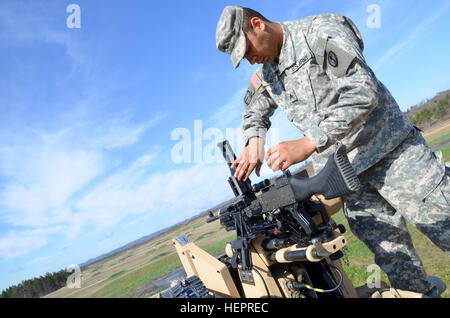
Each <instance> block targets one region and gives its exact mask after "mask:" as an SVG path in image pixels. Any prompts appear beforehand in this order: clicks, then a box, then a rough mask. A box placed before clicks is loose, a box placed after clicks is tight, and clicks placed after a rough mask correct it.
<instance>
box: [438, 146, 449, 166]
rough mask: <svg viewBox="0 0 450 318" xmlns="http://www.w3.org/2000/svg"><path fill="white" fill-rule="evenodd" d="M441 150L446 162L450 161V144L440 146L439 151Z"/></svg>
mask: <svg viewBox="0 0 450 318" xmlns="http://www.w3.org/2000/svg"><path fill="white" fill-rule="evenodd" d="M439 150H440V151H442V156H443V157H444V160H445V162H450V145H447V146H445V147H443V148H440V149H438V150H437V151H439Z"/></svg>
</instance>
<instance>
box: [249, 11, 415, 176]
mask: <svg viewBox="0 0 450 318" xmlns="http://www.w3.org/2000/svg"><path fill="white" fill-rule="evenodd" d="M281 25H282V27H283V30H284V43H283V46H282V49H281V53H280V56H279V58H278V60H276V61H275V62H273V63H272V64H269V63H266V64H263V65H261V66H260V67H259V68H258V70H257V72H256V74H255V75H254V76H253V78H252V80H251V83H250V85H249V88H248V90H247V93H246V96H245V99H244V103H245V111H244V114H243V121H242V130H243V136H244V142H245V144H247V141H248V139H249V138H251V137H254V136H260V137H265V134H266V132H267V130H268V129H269V128H270V126H271V122H270V117H271V116H272V115H273V114H274V112H275V110H276V108H277V107H280V108H281V109H282V111H283V112H284V113H285V114H286V116H287V117H288V119H289V120H290V121H291V122H292V123H293V124H294V125H295V126H296V127H297V128H298V129H299V130H300V131H301V133H302V134H303V135H305V136H308V137H309V138H310V139H311V140H312V141H313V142H314V144H315V145H316V147H317V149H318V152H317V153H315V154H314V155H313V157H312V158H313V163H314V169H315V171H318V170H320V169H321V168H322V167H323V165H324V164H325V163H326V160H327V158H328V157H329V155H331V153H332V152H333V151H334V147H333V145H334V144H335V143H336V141H337V140H341V141H342V142H343V144H344V145H345V146H346V147H347V151H348V156H349V159H350V161H351V162H352V165H353V167H354V169H355V170H356V173H357V174H360V173H361V172H363V171H365V170H366V169H368V168H370V167H371V166H373V165H374V164H375V163H377V162H378V161H379V160H380V159H381V158H383V157H384V156H385V155H386V154H388V153H389V152H391V151H392V150H393V149H394V148H395V147H396V146H398V145H399V144H400V143H401V142H402V141H403V140H404V139H405V138H406V136H407V135H408V133H409V132H410V131H411V129H412V128H413V127H414V126H413V125H412V124H411V122H410V121H409V119H408V117H407V116H406V115H405V114H403V113H402V111H401V110H400V108H399V106H398V104H397V102H396V101H395V100H394V98H393V97H392V96H391V94H390V93H389V91H388V89H387V88H386V87H385V86H384V85H383V84H382V83H381V82H380V81H378V79H377V78H376V77H375V75H374V73H373V72H372V70H371V69H370V68H369V66H368V65H367V64H366V61H365V59H364V56H363V49H364V43H363V41H362V38H361V35H360V33H359V31H358V29H357V28H356V26H355V25H354V23H353V22H352V21H351V20H350V19H348V18H346V17H344V16H341V15H338V14H324V15H318V16H312V17H307V18H304V19H300V20H296V21H289V22H284V23H281Z"/></svg>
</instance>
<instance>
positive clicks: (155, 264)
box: [46, 120, 450, 298]
mask: <svg viewBox="0 0 450 318" xmlns="http://www.w3.org/2000/svg"><path fill="white" fill-rule="evenodd" d="M423 136H424V137H425V139H426V140H427V142H428V144H429V145H430V146H433V145H437V144H439V143H441V142H443V141H446V140H449V139H450V120H449V121H446V122H444V123H440V124H439V125H435V126H433V127H431V128H430V129H428V130H426V131H425V132H424V133H423ZM438 150H440V151H442V153H443V155H444V158H445V160H446V162H450V145H447V146H444V147H443V148H441V149H438ZM333 218H334V220H335V221H336V222H337V223H338V224H344V225H345V226H346V228H347V229H348V228H349V227H348V223H347V221H346V219H345V216H344V215H343V213H342V211H341V212H339V213H338V214H336V215H334V216H333ZM408 227H409V229H410V233H411V237H412V239H413V242H414V246H415V248H416V251H417V253H418V254H419V256H420V257H421V259H422V261H423V263H424V266H425V269H426V270H427V273H428V275H436V276H439V277H441V278H442V279H443V280H444V282H445V283H446V284H447V286H449V288H450V258H449V257H448V256H447V255H445V253H443V252H442V251H441V250H440V249H438V248H437V247H436V246H435V245H434V244H433V243H432V242H431V241H430V240H429V239H428V238H426V237H425V236H424V235H422V234H421V233H420V232H419V231H418V230H417V229H415V228H414V227H413V226H411V225H409V224H408ZM181 234H186V235H187V236H188V237H189V238H190V239H191V240H192V241H194V242H195V243H196V244H197V245H199V246H200V247H201V248H204V249H205V250H206V251H207V252H209V253H211V254H213V255H214V254H217V253H219V252H221V251H223V249H224V246H225V244H226V242H228V241H231V240H233V239H234V237H235V235H234V234H233V233H231V232H226V231H225V229H223V228H222V227H221V226H220V224H219V222H213V223H206V222H205V218H199V219H196V220H193V221H191V222H190V223H189V224H187V225H185V226H182V227H179V228H178V229H175V230H173V231H171V232H169V233H165V234H163V235H162V236H160V237H158V238H156V239H154V240H152V241H149V242H147V243H145V244H142V245H140V246H137V247H134V248H132V249H130V250H128V251H125V252H122V253H120V254H118V255H114V256H112V257H110V258H108V259H104V260H102V261H99V262H97V263H94V264H91V265H90V266H88V267H87V268H86V269H84V270H83V271H82V273H81V288H79V289H68V288H66V287H65V288H62V289H60V290H58V291H56V292H54V293H51V294H49V295H47V296H46V297H83V298H85V297H150V296H151V295H154V294H156V293H158V292H159V290H158V288H157V287H156V286H154V285H153V284H152V281H153V280H154V279H156V278H159V277H162V276H164V275H166V274H168V273H170V272H171V271H172V270H174V269H175V268H178V267H180V266H181V263H180V261H179V259H178V255H177V254H176V252H175V249H174V248H173V246H172V243H171V240H172V239H173V238H174V237H176V236H178V235H181ZM345 236H346V238H347V242H348V245H347V247H346V250H345V255H346V256H345V258H344V261H343V266H344V269H345V270H346V272H347V275H348V276H349V277H350V279H351V280H352V282H353V284H354V285H355V286H360V285H363V284H365V283H366V281H367V278H368V277H369V275H370V274H371V273H370V272H367V267H368V265H370V264H373V263H374V256H373V254H372V253H371V252H370V250H369V249H368V248H367V247H366V246H365V245H364V244H363V243H362V242H361V241H359V240H358V239H357V238H356V237H355V236H354V235H353V234H352V233H351V232H350V231H347V232H346V233H345ZM381 279H382V280H383V281H385V282H386V283H389V280H388V279H387V276H386V274H384V273H382V276H381ZM443 297H447V298H450V291H449V290H447V291H446V292H445V293H444V294H443Z"/></svg>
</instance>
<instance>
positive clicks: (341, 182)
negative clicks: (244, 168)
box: [160, 141, 360, 297]
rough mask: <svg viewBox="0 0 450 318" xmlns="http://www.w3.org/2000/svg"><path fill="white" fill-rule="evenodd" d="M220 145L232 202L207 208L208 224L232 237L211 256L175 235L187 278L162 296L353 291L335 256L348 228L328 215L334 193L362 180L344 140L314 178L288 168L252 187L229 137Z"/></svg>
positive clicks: (345, 294)
mask: <svg viewBox="0 0 450 318" xmlns="http://www.w3.org/2000/svg"><path fill="white" fill-rule="evenodd" d="M218 147H219V148H220V149H221V151H222V153H223V156H224V158H225V161H226V163H227V164H228V168H229V169H230V173H231V176H230V177H229V178H228V183H229V185H230V187H231V189H232V191H233V193H234V194H235V200H233V201H232V202H231V203H229V204H227V205H226V206H225V207H223V208H221V209H220V210H219V211H218V213H217V214H214V213H212V212H211V213H210V215H209V218H208V219H207V220H206V222H208V223H209V222H213V221H216V220H219V221H220V223H221V225H222V226H224V227H225V228H226V230H227V231H235V233H236V239H235V240H234V241H232V242H229V243H228V244H227V245H226V247H225V254H223V255H221V256H220V257H218V258H216V257H213V256H212V255H210V254H208V253H206V252H205V251H204V250H202V249H200V248H199V247H198V246H196V245H195V244H194V243H193V242H192V241H191V240H190V239H189V238H188V237H186V236H185V235H181V236H179V237H177V238H175V239H174V240H173V244H174V245H175V248H176V249H177V252H178V255H179V257H180V259H181V262H182V264H183V267H184V269H185V271H186V274H187V277H188V279H187V280H185V281H184V283H183V282H180V283H179V285H177V286H175V287H173V288H171V289H169V290H168V291H166V292H164V293H161V294H160V296H161V297H205V296H204V295H211V293H213V294H214V295H216V296H217V295H219V296H222V297H356V292H355V289H354V288H353V285H351V282H350V280H349V279H348V277H347V276H346V275H345V272H343V270H342V267H341V266H340V261H339V258H340V257H342V256H343V253H342V251H341V249H342V248H343V247H345V245H346V240H345V238H344V236H343V235H342V234H343V233H344V232H345V227H344V226H342V225H337V224H336V223H335V222H334V221H333V219H332V218H331V217H330V215H332V214H333V213H335V212H337V211H338V210H339V209H340V208H341V204H342V203H341V201H340V199H336V198H339V197H340V196H342V195H345V194H347V193H351V192H354V191H357V190H358V189H359V186H360V184H359V180H358V178H357V177H356V174H355V172H354V170H353V168H352V166H351V164H350V162H349V160H348V158H347V155H346V152H345V147H344V145H343V144H342V143H340V142H338V143H337V144H336V148H335V151H334V153H333V155H332V156H330V158H329V160H328V162H327V164H326V165H325V167H324V168H323V169H322V171H320V173H319V174H317V175H316V176H313V177H310V178H309V177H308V176H305V175H292V174H291V173H290V172H289V170H286V171H284V172H283V173H282V175H280V176H277V177H275V178H273V179H270V180H269V179H265V180H263V181H261V182H259V183H257V184H254V185H252V183H251V181H250V179H247V180H246V181H245V182H244V181H239V180H237V179H236V178H235V177H234V172H235V171H234V169H232V168H231V165H232V163H233V162H234V160H235V159H236V156H235V154H234V152H233V150H232V149H231V147H230V145H229V143H228V141H224V142H221V143H219V144H218ZM333 199H334V201H333ZM183 284H184V285H183ZM182 295H185V296H182ZM186 295H191V296H186ZM200 295H203V296H200Z"/></svg>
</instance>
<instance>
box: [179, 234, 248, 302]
mask: <svg viewBox="0 0 450 318" xmlns="http://www.w3.org/2000/svg"><path fill="white" fill-rule="evenodd" d="M172 242H173V244H174V246H175V248H176V250H177V252H178V256H179V257H180V260H181V263H182V264H183V267H184V270H185V272H186V276H187V277H191V276H194V275H195V276H197V277H198V278H200V280H201V281H202V282H203V284H204V285H205V287H206V288H207V289H208V290H210V291H215V292H216V293H218V294H219V295H221V296H225V297H227V296H228V297H233V298H239V297H240V295H239V292H238V290H237V288H236V286H235V285H234V282H233V279H232V277H231V274H230V272H229V270H228V268H227V266H226V265H225V264H224V263H222V262H221V261H219V260H218V259H217V258H215V257H214V256H212V255H211V254H209V253H207V252H206V251H204V250H202V249H201V248H199V247H198V246H197V245H196V244H195V243H193V242H190V243H187V244H185V245H183V246H182V245H181V244H180V243H179V242H178V241H177V240H175V239H174V240H173V241H172Z"/></svg>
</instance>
